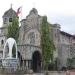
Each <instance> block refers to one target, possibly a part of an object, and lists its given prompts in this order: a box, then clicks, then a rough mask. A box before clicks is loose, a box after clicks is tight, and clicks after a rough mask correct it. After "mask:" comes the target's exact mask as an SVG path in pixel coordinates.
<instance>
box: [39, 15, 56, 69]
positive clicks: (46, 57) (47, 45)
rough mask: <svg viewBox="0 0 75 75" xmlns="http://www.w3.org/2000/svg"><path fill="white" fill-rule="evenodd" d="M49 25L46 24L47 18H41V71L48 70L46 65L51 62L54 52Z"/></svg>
mask: <svg viewBox="0 0 75 75" xmlns="http://www.w3.org/2000/svg"><path fill="white" fill-rule="evenodd" d="M49 26H50V25H49V23H48V22H47V17H46V16H43V17H42V23H41V42H40V43H41V49H42V61H43V69H46V70H48V64H49V62H50V60H51V62H52V61H53V51H54V50H55V46H54V43H53V41H52V39H51V37H50V30H49V28H50V27H49Z"/></svg>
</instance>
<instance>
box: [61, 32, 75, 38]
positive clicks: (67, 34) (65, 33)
mask: <svg viewBox="0 0 75 75" xmlns="http://www.w3.org/2000/svg"><path fill="white" fill-rule="evenodd" d="M60 33H61V34H63V35H66V36H69V37H73V38H75V36H74V35H71V34H69V33H67V32H64V31H60Z"/></svg>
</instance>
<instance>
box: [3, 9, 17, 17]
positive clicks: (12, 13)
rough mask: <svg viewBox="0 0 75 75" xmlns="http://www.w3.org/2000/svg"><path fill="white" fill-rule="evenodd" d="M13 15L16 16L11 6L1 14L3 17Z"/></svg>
mask: <svg viewBox="0 0 75 75" xmlns="http://www.w3.org/2000/svg"><path fill="white" fill-rule="evenodd" d="M13 16H16V12H15V11H14V10H13V9H12V8H10V9H9V10H7V11H6V12H5V13H4V15H3V17H13Z"/></svg>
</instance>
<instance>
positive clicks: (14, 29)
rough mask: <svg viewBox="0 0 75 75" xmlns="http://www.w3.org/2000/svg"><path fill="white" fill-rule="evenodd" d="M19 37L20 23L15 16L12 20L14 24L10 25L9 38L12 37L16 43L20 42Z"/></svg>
mask: <svg viewBox="0 0 75 75" xmlns="http://www.w3.org/2000/svg"><path fill="white" fill-rule="evenodd" d="M18 36H19V21H18V17H16V16H14V17H13V18H12V23H10V24H9V26H8V34H7V37H8V38H9V37H12V38H14V39H15V40H16V41H18Z"/></svg>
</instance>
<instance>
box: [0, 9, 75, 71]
mask: <svg viewBox="0 0 75 75" xmlns="http://www.w3.org/2000/svg"><path fill="white" fill-rule="evenodd" d="M13 16H16V12H15V11H14V10H13V9H12V8H10V9H9V10H7V11H6V12H5V13H4V15H3V25H2V27H1V28H0V58H2V56H3V55H2V54H3V47H4V43H5V42H6V39H7V36H6V35H7V33H8V25H9V24H10V23H12V18H13ZM41 17H42V16H40V15H39V14H38V11H37V10H36V9H35V8H33V9H32V10H31V11H30V12H29V15H28V16H27V17H26V19H22V20H21V22H20V23H21V26H20V29H19V39H18V52H19V55H20V58H21V65H22V66H23V67H24V68H25V69H28V70H29V69H33V70H34V71H36V70H40V69H41V66H42V63H41V62H42V61H41V57H42V51H41V48H40V24H41V19H42V18H41ZM51 26H52V30H51V31H52V37H53V42H54V45H55V47H56V51H55V52H54V60H55V59H58V63H57V66H58V67H59V68H62V67H66V66H67V59H68V58H75V47H74V45H75V36H73V35H71V34H69V33H66V32H63V31H61V30H60V28H61V27H60V25H59V24H51Z"/></svg>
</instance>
